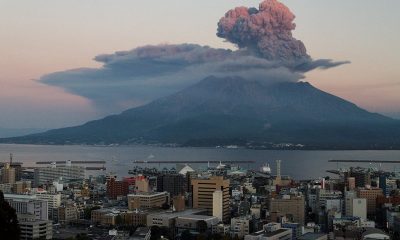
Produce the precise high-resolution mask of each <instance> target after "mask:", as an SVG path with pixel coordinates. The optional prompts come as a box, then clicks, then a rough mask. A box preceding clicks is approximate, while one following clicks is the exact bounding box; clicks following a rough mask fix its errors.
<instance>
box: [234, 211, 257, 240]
mask: <svg viewBox="0 0 400 240" xmlns="http://www.w3.org/2000/svg"><path fill="white" fill-rule="evenodd" d="M251 223H252V218H251V217H249V216H247V217H237V218H232V219H231V236H232V237H235V236H237V237H238V238H240V239H242V238H243V237H244V236H245V235H247V234H250V233H251Z"/></svg>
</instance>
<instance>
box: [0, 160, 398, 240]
mask: <svg viewBox="0 0 400 240" xmlns="http://www.w3.org/2000/svg"><path fill="white" fill-rule="evenodd" d="M154 162H155V163H154V164H155V165H160V161H154ZM215 162H216V161H214V162H213V163H208V164H207V166H206V167H203V168H202V169H194V168H192V167H191V166H190V165H188V164H184V163H182V162H181V161H179V162H178V163H177V164H176V167H172V168H166V167H162V165H160V167H158V168H156V167H149V164H151V161H150V160H149V161H143V162H142V163H140V161H137V163H136V165H134V166H133V168H132V169H130V170H127V174H126V175H125V176H116V175H114V174H113V173H112V172H106V173H105V172H104V171H96V173H97V174H96V175H89V176H87V175H88V174H87V173H88V170H87V169H93V167H92V168H88V167H85V166H82V165H80V164H79V162H76V163H74V162H72V161H69V160H68V161H66V162H65V163H60V162H52V163H40V164H39V165H38V167H35V168H34V169H30V168H24V167H23V166H22V164H21V163H18V162H13V159H12V155H10V160H9V161H8V162H6V163H3V164H2V168H1V180H2V183H1V184H0V190H1V191H2V192H3V194H4V201H6V202H7V203H8V204H9V205H10V206H11V207H12V208H14V209H15V210H16V214H17V218H18V225H19V227H20V231H21V233H20V234H21V235H20V236H21V239H135V240H136V239H144V240H148V239H182V240H183V239H245V240H272V239H299V240H302V239H303V240H304V239H316V240H323V239H397V238H398V237H399V236H400V186H399V185H400V172H387V171H383V170H381V169H378V168H376V167H370V168H361V167H350V168H347V169H345V168H339V169H335V170H332V169H330V170H327V172H321V173H320V174H321V176H325V177H321V178H318V179H308V180H297V179H292V178H291V176H287V175H285V174H284V172H285V171H284V169H281V160H276V165H275V166H269V165H268V164H264V165H263V166H260V167H259V168H258V169H244V168H242V167H240V165H241V164H242V165H243V163H245V162H246V161H242V162H239V163H235V162H229V163H222V162H219V163H218V164H216V163H215ZM99 163H101V162H99ZM143 163H146V167H143V165H141V164H143ZM43 165H44V166H43ZM100 169H102V168H100ZM128 172H129V173H128ZM327 174H330V176H326V175H327Z"/></svg>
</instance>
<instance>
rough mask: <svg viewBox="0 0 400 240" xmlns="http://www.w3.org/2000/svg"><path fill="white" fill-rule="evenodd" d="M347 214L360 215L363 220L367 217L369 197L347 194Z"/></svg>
mask: <svg viewBox="0 0 400 240" xmlns="http://www.w3.org/2000/svg"><path fill="white" fill-rule="evenodd" d="M345 215H346V216H353V217H359V218H361V219H363V220H366V219H367V199H365V198H355V197H354V196H352V195H350V196H346V198H345Z"/></svg>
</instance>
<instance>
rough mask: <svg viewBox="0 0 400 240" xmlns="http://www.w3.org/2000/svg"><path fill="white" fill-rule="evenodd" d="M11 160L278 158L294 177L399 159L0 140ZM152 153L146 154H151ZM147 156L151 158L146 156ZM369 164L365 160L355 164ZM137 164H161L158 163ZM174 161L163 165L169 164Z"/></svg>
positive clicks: (124, 163) (127, 165) (127, 163)
mask: <svg viewBox="0 0 400 240" xmlns="http://www.w3.org/2000/svg"><path fill="white" fill-rule="evenodd" d="M10 153H13V154H14V161H16V162H23V163H24V165H23V166H25V167H31V166H35V162H36V161H65V160H105V161H106V162H107V163H106V167H107V172H108V171H113V172H116V173H117V174H119V175H120V176H125V175H128V170H129V169H131V168H132V167H133V166H134V164H133V161H134V160H182V161H187V162H188V163H189V164H190V162H191V161H194V160H206V161H207V160H217V161H222V162H223V161H226V160H253V161H255V163H254V164H243V165H242V167H244V168H247V169H258V168H259V167H260V166H261V165H262V164H264V163H269V164H270V166H271V167H272V171H273V172H275V160H277V159H280V160H282V167H281V169H282V170H281V171H282V174H284V175H290V176H292V177H294V178H295V179H308V178H315V177H321V176H326V175H328V174H327V173H326V172H325V171H326V170H328V169H337V168H338V167H349V166H351V165H350V164H339V165H338V164H336V163H329V162H328V160H329V159H355V160H357V159H376V160H400V151H398V150H397V151H283V150H248V149H214V148H165V147H152V146H116V147H92V146H44V145H7V144H0V161H3V162H4V161H8V158H9V154H10ZM151 155H152V157H149V156H151ZM150 158H151V159H150ZM356 165H358V166H369V164H356ZM141 166H154V167H164V166H159V165H158V164H154V165H151V164H147V165H144V164H142V165H141ZM172 166H174V165H172V164H171V165H167V166H166V167H172ZM191 166H193V167H195V168H204V167H206V166H205V164H203V165H199V164H191ZM372 166H373V167H378V168H379V167H381V168H382V169H385V170H396V168H397V169H398V170H400V166H399V164H386V165H382V166H379V165H372Z"/></svg>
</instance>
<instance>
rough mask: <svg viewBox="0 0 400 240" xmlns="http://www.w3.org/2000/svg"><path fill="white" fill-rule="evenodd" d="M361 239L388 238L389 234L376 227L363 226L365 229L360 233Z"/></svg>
mask: <svg viewBox="0 0 400 240" xmlns="http://www.w3.org/2000/svg"><path fill="white" fill-rule="evenodd" d="M361 239H362V240H370V239H376V240H379V239H381V240H389V239H390V236H389V235H388V234H387V233H385V232H384V231H382V230H380V229H377V228H365V231H364V232H363V233H362V235H361Z"/></svg>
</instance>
